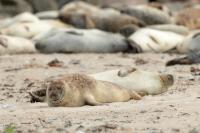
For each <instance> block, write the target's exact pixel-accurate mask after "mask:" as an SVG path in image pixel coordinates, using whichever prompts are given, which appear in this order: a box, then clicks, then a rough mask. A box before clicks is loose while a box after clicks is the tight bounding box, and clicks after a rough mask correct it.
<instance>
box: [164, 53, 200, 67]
mask: <svg viewBox="0 0 200 133" xmlns="http://www.w3.org/2000/svg"><path fill="white" fill-rule="evenodd" d="M199 63H200V51H199V52H194V53H190V54H188V55H187V56H185V57H182V58H175V59H172V60H170V61H168V62H167V63H166V66H172V65H176V64H180V65H191V64H199Z"/></svg>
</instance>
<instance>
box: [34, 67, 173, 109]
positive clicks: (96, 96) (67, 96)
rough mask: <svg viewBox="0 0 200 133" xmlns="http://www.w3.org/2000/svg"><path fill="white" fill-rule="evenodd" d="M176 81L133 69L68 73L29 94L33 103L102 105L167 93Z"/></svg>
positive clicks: (54, 105)
mask: <svg viewBox="0 0 200 133" xmlns="http://www.w3.org/2000/svg"><path fill="white" fill-rule="evenodd" d="M143 81H145V84H144V83H143ZM173 82H174V79H173V76H172V75H170V74H158V73H155V72H146V71H142V70H139V69H137V68H134V67H133V68H128V69H123V70H110V71H106V72H102V73H97V74H91V75H85V74H77V73H76V74H66V75H64V76H62V77H59V78H56V79H52V80H50V81H48V82H47V83H46V85H45V86H44V88H43V89H41V90H38V91H33V92H30V95H31V101H32V102H47V103H48V105H49V106H51V107H58V106H64V107H77V106H83V105H86V104H87V105H102V104H105V103H111V102H125V101H129V100H130V99H135V100H140V99H141V98H142V96H144V95H156V94H160V93H163V92H166V91H167V90H168V88H169V87H170V86H171V85H173Z"/></svg>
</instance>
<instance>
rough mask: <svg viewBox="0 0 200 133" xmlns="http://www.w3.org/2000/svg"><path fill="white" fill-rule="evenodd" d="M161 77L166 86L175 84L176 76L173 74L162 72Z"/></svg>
mask: <svg viewBox="0 0 200 133" xmlns="http://www.w3.org/2000/svg"><path fill="white" fill-rule="evenodd" d="M160 79H161V81H162V83H163V85H164V86H165V87H167V88H168V87H170V86H172V85H173V84H174V77H173V75H171V74H161V75H160Z"/></svg>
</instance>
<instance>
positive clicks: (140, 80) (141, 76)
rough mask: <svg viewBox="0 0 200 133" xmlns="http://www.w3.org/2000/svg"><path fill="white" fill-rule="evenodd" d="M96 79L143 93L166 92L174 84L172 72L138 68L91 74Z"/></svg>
mask: <svg viewBox="0 0 200 133" xmlns="http://www.w3.org/2000/svg"><path fill="white" fill-rule="evenodd" d="M90 76H91V77H93V78H95V79H96V80H102V81H108V82H112V83H115V84H117V85H120V86H122V87H125V88H128V89H130V90H134V91H136V92H137V93H139V94H141V95H156V94H161V93H163V92H166V91H167V90H168V88H169V87H170V86H171V85H173V82H174V79H173V76H172V75H170V74H158V73H155V72H146V71H142V70H139V69H137V68H129V69H124V70H111V71H106V72H102V73H96V74H92V75H90Z"/></svg>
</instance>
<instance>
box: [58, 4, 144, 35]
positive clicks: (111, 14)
mask: <svg viewBox="0 0 200 133" xmlns="http://www.w3.org/2000/svg"><path fill="white" fill-rule="evenodd" d="M60 19H61V20H62V21H64V22H66V23H69V24H71V25H73V26H74V27H77V28H82V29H92V28H97V29H101V30H104V31H109V32H119V31H120V29H121V28H122V27H123V26H126V25H130V24H132V25H134V26H137V27H142V26H145V24H144V23H142V22H141V21H140V20H138V19H137V18H135V17H132V16H129V15H126V14H121V13H120V12H119V11H117V10H115V9H109V8H108V9H100V8H97V7H94V6H92V5H89V4H86V3H83V2H74V3H71V4H69V5H66V7H65V8H64V9H62V10H61V11H60ZM116 20H117V21H116Z"/></svg>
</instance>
